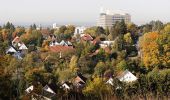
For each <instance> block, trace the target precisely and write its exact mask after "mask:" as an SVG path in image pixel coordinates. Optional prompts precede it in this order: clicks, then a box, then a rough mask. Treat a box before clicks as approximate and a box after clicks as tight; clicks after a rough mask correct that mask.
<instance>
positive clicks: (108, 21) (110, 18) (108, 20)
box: [97, 8, 131, 28]
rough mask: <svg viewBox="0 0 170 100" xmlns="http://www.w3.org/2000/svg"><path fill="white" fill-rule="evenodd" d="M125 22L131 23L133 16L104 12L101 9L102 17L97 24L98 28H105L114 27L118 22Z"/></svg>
mask: <svg viewBox="0 0 170 100" xmlns="http://www.w3.org/2000/svg"><path fill="white" fill-rule="evenodd" d="M121 20H124V21H125V23H129V22H131V16H130V14H128V13H124V12H123V11H110V10H104V9H103V8H101V11H100V16H99V19H98V22H97V26H101V27H103V28H106V27H108V28H110V27H112V26H113V25H114V24H115V23H116V22H117V21H121Z"/></svg>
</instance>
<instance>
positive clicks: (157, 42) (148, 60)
mask: <svg viewBox="0 0 170 100" xmlns="http://www.w3.org/2000/svg"><path fill="white" fill-rule="evenodd" d="M169 43H170V35H169V34H166V33H165V34H159V33H156V32H149V33H146V34H144V35H143V36H142V37H141V38H140V41H139V45H140V52H141V56H142V61H143V63H144V65H145V66H146V67H147V68H151V69H152V68H154V67H156V66H157V67H160V68H162V67H168V66H169V64H170V58H169V56H170V54H169V50H170V44H169Z"/></svg>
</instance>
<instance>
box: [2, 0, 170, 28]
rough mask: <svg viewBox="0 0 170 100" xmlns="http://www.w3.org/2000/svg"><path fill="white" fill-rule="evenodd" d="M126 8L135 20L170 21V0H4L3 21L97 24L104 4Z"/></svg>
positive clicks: (109, 6)
mask: <svg viewBox="0 0 170 100" xmlns="http://www.w3.org/2000/svg"><path fill="white" fill-rule="evenodd" d="M101 7H103V8H107V9H111V10H123V11H126V12H127V13H130V14H131V16H132V21H133V22H134V23H136V24H143V23H146V22H149V21H151V20H161V21H163V22H168V21H169V22H170V0H0V24H4V23H5V22H7V21H10V22H12V23H14V24H30V23H37V24H40V23H41V24H52V23H54V22H56V23H58V24H63V23H65V24H77V23H81V24H92V25H95V24H96V20H97V18H98V17H99V12H100V8H101Z"/></svg>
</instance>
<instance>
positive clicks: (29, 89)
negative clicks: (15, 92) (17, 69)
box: [25, 85, 34, 93]
mask: <svg viewBox="0 0 170 100" xmlns="http://www.w3.org/2000/svg"><path fill="white" fill-rule="evenodd" d="M33 89H34V86H33V85H31V86H30V87H28V88H27V89H26V90H25V91H26V92H27V93H31V91H32V90H33Z"/></svg>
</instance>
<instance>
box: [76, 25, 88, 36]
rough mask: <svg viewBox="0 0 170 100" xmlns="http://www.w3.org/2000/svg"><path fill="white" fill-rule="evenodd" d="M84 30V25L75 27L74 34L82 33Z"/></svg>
mask: <svg viewBox="0 0 170 100" xmlns="http://www.w3.org/2000/svg"><path fill="white" fill-rule="evenodd" d="M84 30H86V27H84V26H81V27H76V28H75V31H74V35H77V34H82V33H84Z"/></svg>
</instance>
